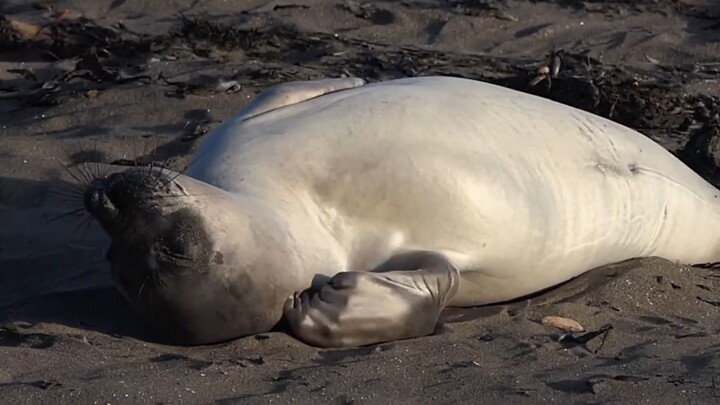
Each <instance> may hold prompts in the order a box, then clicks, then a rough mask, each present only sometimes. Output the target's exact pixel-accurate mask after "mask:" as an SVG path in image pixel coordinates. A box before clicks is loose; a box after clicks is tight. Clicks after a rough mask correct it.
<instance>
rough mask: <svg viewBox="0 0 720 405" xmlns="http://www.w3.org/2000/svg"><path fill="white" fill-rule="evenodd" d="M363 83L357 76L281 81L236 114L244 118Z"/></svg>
mask: <svg viewBox="0 0 720 405" xmlns="http://www.w3.org/2000/svg"><path fill="white" fill-rule="evenodd" d="M364 84H365V80H363V79H360V78H357V77H346V78H342V79H322V80H309V81H296V82H288V83H282V84H278V85H276V86H273V87H271V88H269V89H267V90H265V91H263V92H262V93H260V95H258V96H257V97H255V99H253V100H252V101H251V102H250V103H249V104H247V105H246V106H245V107H244V108H243V109H242V110H240V112H239V113H238V114H239V116H240V119H241V120H246V119H249V118H252V117H255V116H257V115H260V114H263V113H266V112H268V111H272V110H276V109H278V108H282V107H287V106H289V105H292V104H297V103H301V102H303V101H307V100H310V99H311V98H315V97H319V96H322V95H324V94H329V93H334V92H336V91H340V90H346V89H352V88H354V87H360V86H363V85H364Z"/></svg>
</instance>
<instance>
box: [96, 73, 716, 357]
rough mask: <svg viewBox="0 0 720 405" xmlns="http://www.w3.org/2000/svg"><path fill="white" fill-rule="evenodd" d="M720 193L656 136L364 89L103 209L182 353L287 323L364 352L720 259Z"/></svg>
mask: <svg viewBox="0 0 720 405" xmlns="http://www.w3.org/2000/svg"><path fill="white" fill-rule="evenodd" d="M718 194H719V192H718V190H717V189H715V188H714V187H713V186H711V185H710V184H708V183H707V182H706V181H705V180H703V179H702V178H701V177H700V176H698V175H697V174H696V173H694V172H693V171H692V170H690V169H689V168H688V167H686V166H685V165H684V164H683V163H681V162H680V161H679V160H678V159H677V158H675V157H674V156H673V155H672V154H670V153H669V152H668V151H666V150H665V149H663V148H662V147H661V146H660V145H658V144H656V143H654V142H653V141H651V140H650V139H649V138H647V137H645V136H643V135H641V134H640V133H638V132H636V131H634V130H631V129H629V128H626V127H623V126H621V125H618V124H616V123H614V122H611V121H609V120H607V119H604V118H601V117H598V116H595V115H592V114H589V113H587V112H584V111H581V110H578V109H575V108H572V107H569V106H565V105H561V104H559V103H555V102H552V101H549V100H547V99H543V98H539V97H536V96H532V95H529V94H525V93H521V92H517V91H513V90H510V89H507V88H502V87H498V86H495V85H491V84H487V83H483V82H479V81H472V80H467V79H460V78H450V77H424V78H408V79H400V80H391V81H386V82H380V83H373V84H366V83H365V82H364V81H362V80H360V79H354V78H349V79H330V80H321V81H311V82H293V83H288V84H282V85H279V86H277V87H274V88H272V89H270V90H268V91H266V92H265V93H263V94H262V95H261V96H259V97H258V98H256V99H255V100H254V101H253V102H251V103H250V104H249V105H247V106H246V107H245V108H243V109H241V110H240V111H239V112H238V114H237V115H235V116H234V117H232V118H230V119H229V120H227V122H225V123H224V124H223V125H222V126H220V127H219V128H217V129H216V130H214V131H213V132H212V133H211V134H210V135H208V136H207V137H206V139H205V141H204V143H203V144H202V145H201V146H200V148H199V150H198V151H197V152H196V154H195V156H194V158H193V160H192V161H191V164H190V165H189V168H188V170H187V172H186V173H184V174H177V173H168V172H167V171H161V170H158V169H155V170H148V169H147V168H143V169H130V170H127V171H124V172H119V173H114V174H111V175H109V176H106V177H103V178H98V179H96V180H95V181H94V182H93V183H92V184H91V185H90V186H89V187H88V188H87V190H86V192H85V205H86V207H87V210H88V211H89V212H90V213H91V214H92V215H93V216H94V217H95V218H96V219H97V221H98V222H99V223H100V224H101V225H102V227H103V228H104V229H105V231H106V232H107V234H108V235H109V236H110V239H111V247H110V251H109V255H108V260H109V261H110V267H111V271H112V274H113V276H114V279H115V281H116V282H117V285H118V287H119V289H120V290H121V291H122V292H123V293H124V295H125V296H126V298H127V299H128V300H129V301H130V302H131V303H132V304H133V305H134V306H135V307H136V308H138V309H139V310H140V311H141V312H142V313H144V314H145V315H146V316H147V318H148V319H149V320H151V321H152V322H153V324H154V325H156V326H157V327H158V328H159V329H160V330H161V331H163V332H164V333H165V334H166V335H167V336H170V337H171V338H172V339H174V340H175V341H176V342H179V343H185V344H205V343H213V342H219V341H225V340H229V339H234V338H238V337H241V336H246V335H251V334H255V333H260V332H266V331H269V330H270V329H272V328H273V326H275V325H276V324H278V322H279V321H280V320H281V319H282V318H283V317H285V318H286V320H287V322H288V324H289V325H290V329H291V331H292V333H293V334H294V336H295V337H297V338H299V339H301V340H303V341H305V342H307V343H309V344H312V345H317V346H354V345H367V344H373V343H379V342H386V341H391V340H397V339H404V338H411V337H418V336H423V335H427V334H430V333H432V332H433V330H434V328H435V326H436V323H437V321H438V317H439V315H440V312H441V311H442V310H443V308H445V307H448V306H455V307H467V306H477V305H483V304H490V303H496V302H500V301H507V300H512V299H515V298H519V297H523V296H526V295H528V294H532V293H534V292H537V291H539V290H543V289H546V288H549V287H552V286H554V285H557V284H559V283H562V282H564V281H567V280H569V279H571V278H573V277H576V276H578V275H580V274H581V273H583V272H586V271H588V270H590V269H593V268H596V267H600V266H603V265H607V264H610V263H615V262H619V261H623V260H626V259H630V258H636V257H646V256H658V257H662V258H666V259H669V260H672V261H675V262H678V263H687V264H692V263H703V262H715V261H720V240H719V239H720V202H719V200H718V198H717V197H718Z"/></svg>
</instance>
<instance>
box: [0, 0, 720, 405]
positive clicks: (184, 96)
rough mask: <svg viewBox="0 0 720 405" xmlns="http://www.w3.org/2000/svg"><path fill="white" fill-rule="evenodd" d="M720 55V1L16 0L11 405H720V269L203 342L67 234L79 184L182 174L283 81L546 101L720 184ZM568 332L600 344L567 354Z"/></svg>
mask: <svg viewBox="0 0 720 405" xmlns="http://www.w3.org/2000/svg"><path fill="white" fill-rule="evenodd" d="M719 56H720V3H718V2H717V1H714V0H706V1H700V0H676V1H673V0H654V1H651V0H637V1H621V0H616V1H609V0H607V1H606V0H587V1H572V0H535V1H511V0H507V1H503V0H484V1H483V0H449V1H439V0H405V1H373V2H358V1H346V0H314V1H313V0H297V1H294V0H283V1H266V0H238V1H224V0H208V1H199V0H195V1H180V0H177V1H176V0H157V1H145V0H114V1H111V0H108V1H90V0H66V1H63V0H58V1H44V2H43V1H39V2H30V1H24V0H5V1H3V2H0V159H1V160H2V162H3V164H2V165H0V359H2V360H1V361H0V402H2V403H13V404H16V403H18V404H19V403H83V404H84V403H89V404H90V403H98V404H101V403H102V404H119V403H220V404H234V403H270V402H272V403H312V404H317V403H339V404H340V403H341V404H349V403H363V404H364V403H369V404H376V403H377V404H388V403H392V404H406V403H407V404H418V403H420V404H424V403H433V404H435V403H437V404H451V403H482V404H485V403H505V402H510V401H512V403H544V402H548V401H555V402H558V403H568V404H569V403H583V404H586V403H651V402H658V403H663V404H670V403H682V404H712V403H718V401H720V269H718V268H715V267H709V266H708V267H688V266H678V265H674V264H672V263H670V262H667V261H665V260H662V259H657V258H645V259H637V260H632V261H628V262H624V263H619V264H616V265H613V266H608V267H604V268H601V269H596V270H593V271H591V272H589V273H587V274H585V275H583V276H581V277H579V278H577V279H575V280H572V281H570V282H569V283H567V284H564V285H562V286H559V287H557V288H555V289H553V290H551V291H548V292H545V293H543V294H539V295H537V296H535V297H532V298H529V299H526V300H521V301H518V302H512V303H507V304H503V305H493V306H487V307H482V308H474V309H467V310H451V311H447V312H446V313H445V314H444V315H443V319H442V321H443V322H442V325H441V326H440V327H439V328H438V331H437V333H436V334H434V335H432V336H428V337H423V338H418V339H411V340H406V341H401V342H392V343H388V344H382V345H378V346H373V347H363V348H354V349H339V350H322V349H317V348H313V347H310V346H307V345H305V344H303V343H301V342H299V341H297V340H295V339H293V338H292V337H290V336H288V335H287V334H285V333H283V332H282V331H277V332H272V333H267V334H263V335H258V336H251V337H247V338H243V339H238V340H235V341H232V342H227V343H224V344H219V345H212V346H201V347H182V346H171V345H167V344H163V343H161V342H159V341H158V340H157V339H156V338H155V337H154V336H153V334H152V333H150V332H149V330H148V328H147V326H146V325H144V324H143V322H142V321H141V319H140V318H139V317H138V315H137V314H136V313H134V312H133V310H132V309H131V308H130V307H129V306H128V304H126V302H125V301H124V300H123V298H122V297H121V295H120V293H119V292H117V291H116V289H115V287H114V285H113V284H112V281H111V279H110V275H109V273H108V270H107V268H106V263H105V259H104V253H105V248H106V245H107V242H108V241H107V238H106V236H105V235H104V234H103V233H102V232H101V230H100V228H99V226H97V225H95V224H94V223H91V222H89V221H86V220H85V218H86V217H83V216H77V217H72V216H71V217H67V218H63V219H61V220H56V221H51V219H53V218H54V217H56V216H58V215H60V214H63V213H66V212H68V211H69V210H72V209H73V207H72V206H69V204H68V203H67V201H64V200H63V198H62V195H61V194H58V190H62V186H63V184H64V183H63V182H68V181H72V179H71V178H69V177H68V176H69V174H68V171H67V168H73V167H76V166H77V165H86V166H87V167H101V166H105V165H113V166H126V165H134V164H150V163H153V164H162V165H165V166H167V167H170V168H172V169H175V170H182V168H183V167H184V165H185V163H186V161H187V158H188V157H189V156H190V155H191V154H192V153H193V151H194V150H195V148H196V146H197V145H198V143H199V142H201V141H202V137H203V135H205V134H206V133H207V132H208V131H210V130H212V129H213V128H214V127H215V126H216V125H218V124H219V123H220V122H222V121H223V120H225V119H226V118H228V117H229V116H231V115H232V114H233V113H234V112H235V111H237V110H238V109H239V108H240V107H242V106H243V105H244V104H245V103H246V102H247V101H248V100H249V99H250V98H251V97H253V96H255V95H256V94H258V93H259V92H260V91H262V90H263V89H265V88H267V87H268V86H270V85H273V84H276V83H280V82H283V81H289V80H305V79H314V78H323V77H340V76H342V75H351V76H357V77H362V78H364V79H367V80H368V81H377V80H385V79H390V78H398V77H407V76H426V75H431V74H442V75H452V76H460V77H467V78H472V79H477V80H484V81H488V82H492V83H496V84H500V85H504V86H507V87H511V88H515V89H518V90H521V91H526V92H529V93H533V94H537V95H540V96H543V97H547V98H549V99H553V100H556V101H559V102H562V103H566V104H569V105H573V106H576V107H578V108H582V109H584V110H587V111H591V112H593V113H596V114H598V115H601V116H604V117H608V118H610V119H612V120H615V121H617V122H620V123H622V124H624V125H627V126H629V127H631V128H634V129H636V130H638V131H640V132H642V133H643V134H645V135H646V136H648V137H650V138H652V139H654V140H655V141H657V142H658V143H660V144H661V145H662V146H663V147H665V148H667V149H668V150H670V151H672V152H673V153H675V154H676V155H677V156H678V157H679V158H681V159H682V160H683V161H684V162H686V163H687V164H688V165H689V166H690V167H691V168H693V169H694V170H696V171H697V172H698V173H699V174H700V175H702V176H703V177H705V178H706V179H707V180H708V181H710V182H711V183H713V184H714V185H716V186H720V170H719V169H718V168H719V167H720V166H719V165H718V163H720V146H719V144H718V140H719V139H720V84H719V82H718V78H719V77H720V76H719V73H720V57H719ZM557 60H560V61H561V64H560V67H559V73H558V76H557V77H556V78H553V79H552V81H551V82H549V81H548V80H542V81H539V82H538V80H534V79H535V78H536V77H537V72H538V69H539V68H541V67H543V66H552V65H553V64H554V63H557ZM533 84H534V85H533ZM719 232H720V230H719ZM549 315H556V316H562V317H567V318H571V319H574V320H576V321H578V322H579V323H581V324H582V325H583V326H584V327H585V329H586V332H584V333H575V334H573V335H571V336H561V333H560V332H559V331H558V330H554V329H552V328H548V327H547V326H544V325H542V323H541V319H542V318H543V317H545V316H549Z"/></svg>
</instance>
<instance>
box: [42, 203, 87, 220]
mask: <svg viewBox="0 0 720 405" xmlns="http://www.w3.org/2000/svg"><path fill="white" fill-rule="evenodd" d="M84 212H85V207H82V208H77V209H74V210H72V211H69V212H65V213H62V214H60V215H56V216H54V217H52V218H51V219H50V220H48V221H47V223H48V224H49V223H52V222H55V221H57V220H59V219H62V218H67V217H71V216H74V215H77V214H82V213H84Z"/></svg>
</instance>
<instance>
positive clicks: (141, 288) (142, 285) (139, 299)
mask: <svg viewBox="0 0 720 405" xmlns="http://www.w3.org/2000/svg"><path fill="white" fill-rule="evenodd" d="M148 280H150V275H148V276H147V277H145V281H143V283H142V284H141V285H140V289H139V290H138V297H137V299H138V303H141V302H142V292H143V289H144V288H145V284H147V282H148Z"/></svg>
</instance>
